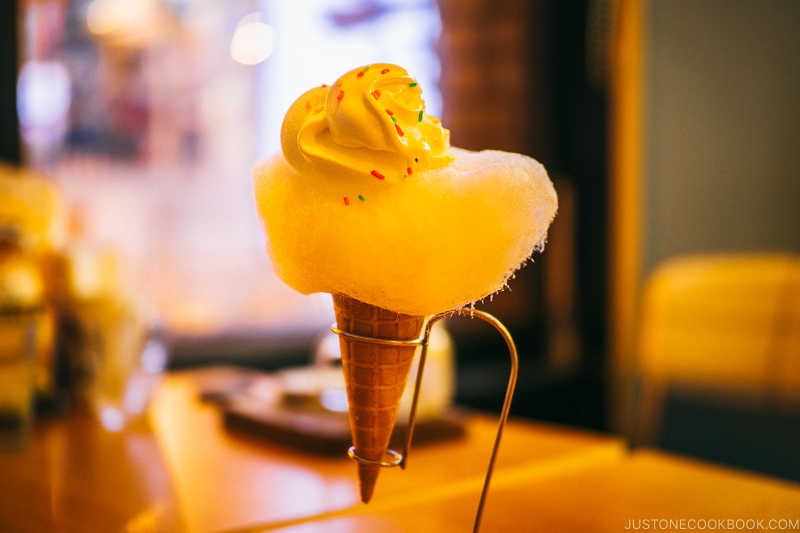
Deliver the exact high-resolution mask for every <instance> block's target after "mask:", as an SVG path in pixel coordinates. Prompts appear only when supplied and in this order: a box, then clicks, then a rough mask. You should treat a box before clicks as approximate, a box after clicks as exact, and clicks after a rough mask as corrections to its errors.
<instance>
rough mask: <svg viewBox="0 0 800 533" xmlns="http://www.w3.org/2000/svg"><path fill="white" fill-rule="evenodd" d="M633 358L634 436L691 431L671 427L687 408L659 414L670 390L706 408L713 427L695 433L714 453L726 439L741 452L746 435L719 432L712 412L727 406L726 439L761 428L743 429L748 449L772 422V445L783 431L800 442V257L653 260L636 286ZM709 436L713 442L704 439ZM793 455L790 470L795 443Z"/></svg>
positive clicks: (660, 440) (670, 437)
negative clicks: (654, 265)
mask: <svg viewBox="0 0 800 533" xmlns="http://www.w3.org/2000/svg"><path fill="white" fill-rule="evenodd" d="M637 362H638V369H637V370H638V384H639V387H638V388H637V391H638V398H637V399H636V400H635V401H634V405H635V417H634V424H633V427H634V431H633V435H632V436H631V442H632V444H634V445H650V446H653V445H658V446H661V447H664V445H665V443H667V442H673V443H674V442H686V441H690V440H692V439H691V438H687V435H686V433H684V434H683V435H681V434H680V432H681V431H684V432H691V431H694V432H696V433H699V432H700V431H699V430H698V427H695V428H683V429H681V428H679V427H676V425H680V423H681V422H682V421H683V422H687V421H688V419H692V418H693V417H694V414H693V413H692V412H691V411H686V412H687V413H689V415H687V414H684V415H682V416H679V417H678V420H676V417H675V416H672V417H670V416H669V413H668V411H667V410H668V406H669V400H670V398H676V397H678V398H683V401H684V404H685V403H686V398H690V399H691V400H692V401H693V402H694V403H695V404H696V405H703V404H705V405H706V406H709V405H710V406H712V407H713V409H711V410H710V411H709V412H708V415H709V416H708V417H709V418H710V420H708V421H706V422H705V426H706V428H708V427H710V428H715V427H716V426H715V424H718V425H719V426H720V427H719V428H716V429H715V430H713V431H711V430H709V433H710V435H706V436H705V437H702V438H704V439H705V441H704V442H702V443H700V444H701V445H702V446H701V447H705V448H707V450H706V452H705V453H706V454H713V453H720V454H722V455H723V456H724V453H723V448H724V446H725V445H727V444H730V445H732V446H733V445H735V446H737V447H738V448H740V449H741V450H742V453H744V448H745V447H746V446H747V444H746V443H744V442H739V443H733V442H728V443H726V442H725V441H724V439H725V438H726V437H725V435H723V433H726V431H727V430H726V429H725V427H726V426H724V425H723V424H722V420H723V419H724V418H725V417H731V416H732V415H731V412H737V411H738V413H739V416H740V417H744V418H743V419H741V420H739V421H738V422H737V421H736V417H733V418H731V419H730V421H729V422H727V424H728V426H731V427H732V428H734V431H733V432H732V433H731V435H732V436H730V439H733V440H736V439H740V437H741V435H739V433H742V432H744V431H745V430H746V428H745V426H747V424H750V425H751V426H753V427H752V432H755V433H761V435H760V436H759V435H752V439H753V446H751V448H752V449H753V450H758V449H759V445H760V444H763V442H762V441H764V440H765V439H767V438H768V436H767V435H766V433H767V432H769V431H772V430H773V429H774V430H775V431H777V432H778V433H776V436H775V438H774V440H776V441H777V442H778V443H779V446H782V444H780V443H781V442H784V441H785V442H788V440H787V438H788V439H789V440H791V439H793V438H797V439H798V440H799V442H800V256H797V255H791V254H747V255H743V254H727V255H706V256H694V257H686V258H680V259H675V260H671V261H669V262H667V263H665V264H663V265H662V266H660V267H659V268H658V269H656V271H655V272H654V273H653V275H652V276H651V277H650V278H649V280H648V281H647V283H646V286H645V289H644V294H643V302H642V314H641V323H640V336H639V339H638V354H637ZM714 409H716V411H715V410H714ZM720 409H722V410H720ZM695 411H696V410H695ZM714 413H716V414H714ZM726 413H727V414H726ZM748 417H749V418H748ZM748 420H749V421H748ZM759 420H761V421H759ZM764 420H771V422H768V423H766V425H764V424H765V422H764ZM670 421H671V426H672V427H668V426H670V423H669V422H670ZM675 422H677V423H678V424H675ZM696 424H701V423H700V422H696ZM776 425H777V426H779V427H775V428H773V427H772V426H776ZM700 429H703V427H702V426H700ZM787 431H788V432H789V435H788V437H787V438H784V436H782V435H783V433H786V432H787ZM676 432H677V433H676ZM734 434H735V436H733V435H734ZM717 437H719V438H720V439H723V442H722V443H721V444H713V442H712V441H713V439H715V438H717ZM762 437H763V438H762ZM700 438H701V437H700V436H699V435H698V437H697V439H696V440H698V441H700ZM747 438H750V436H748V437H747ZM715 446H716V448H715ZM798 446H799V447H798V448H797V450H800V444H798ZM679 451H684V452H687V453H691V450H679ZM754 453H771V452H770V451H769V450H767V451H766V452H761V451H754ZM729 455H730V454H729ZM794 455H796V456H797V458H798V459H797V462H798V465H797V467H796V468H797V475H798V476H800V451H796V452H795V453H794ZM712 458H713V457H712ZM723 460H724V459H723ZM745 466H747V465H745ZM754 468H755V467H754Z"/></svg>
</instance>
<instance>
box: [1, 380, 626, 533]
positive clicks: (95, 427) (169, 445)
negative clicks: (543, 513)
mask: <svg viewBox="0 0 800 533" xmlns="http://www.w3.org/2000/svg"><path fill="white" fill-rule="evenodd" d="M203 377H204V373H203V372H200V373H198V372H186V373H178V374H172V375H169V376H167V377H166V378H165V380H164V381H163V383H162V386H161V387H160V388H159V390H158V393H157V395H156V397H155V398H154V401H153V405H152V408H151V411H150V416H149V426H148V427H130V428H127V429H125V430H124V431H122V432H120V433H111V432H108V431H106V430H104V429H103V428H102V427H101V426H100V425H99V424H97V423H96V422H95V421H94V420H93V419H92V418H90V417H88V416H87V415H82V414H79V413H74V414H70V415H68V416H62V417H57V418H52V419H50V420H40V421H39V422H38V423H37V424H36V427H35V428H34V433H33V436H32V439H31V443H30V445H29V446H28V448H27V449H26V450H25V451H24V452H20V453H11V454H4V455H0V531H2V532H6V531H9V532H13V533H27V532H36V533H39V532H45V531H47V532H49V531H58V532H64V533H71V532H93V533H94V532H116V531H120V532H127V533H146V532H155V531H158V532H163V531H166V532H172V531H188V532H220V531H229V532H232V531H259V530H267V529H275V528H278V529H279V528H286V527H295V525H297V524H301V523H303V522H308V521H312V520H314V519H318V520H322V521H324V520H329V519H336V517H337V516H339V515H340V514H342V513H355V515H354V516H356V515H359V516H361V519H366V518H368V516H367V515H363V513H364V512H366V511H367V510H371V509H374V510H375V511H374V513H377V512H380V511H381V510H382V509H383V510H387V511H389V510H391V512H392V513H394V512H396V511H397V512H401V513H402V512H405V511H402V510H399V509H397V508H395V505H397V504H398V503H399V502H405V504H406V506H410V509H413V513H415V514H416V509H417V503H418V502H423V503H424V502H428V503H427V506H428V507H431V505H432V504H431V503H430V502H432V501H434V500H436V499H439V500H442V501H445V500H448V501H450V502H451V503H450V504H448V505H450V507H451V508H452V510H453V511H454V512H455V510H458V511H459V514H460V515H462V516H463V518H464V519H465V520H467V522H470V521H471V520H472V518H473V516H474V512H475V505H476V504H477V499H476V498H475V495H476V494H478V493H479V491H480V488H481V486H482V483H483V477H484V473H485V470H486V465H487V462H488V459H489V454H490V452H491V447H492V443H493V441H494V434H495V431H496V427H497V420H496V418H495V417H493V416H482V415H473V416H470V417H469V418H468V420H467V422H466V436H465V437H464V438H463V439H460V440H455V441H448V442H442V443H436V444H429V445H426V446H419V447H416V448H413V449H412V454H411V456H410V460H409V465H408V468H407V469H406V470H405V471H401V470H399V469H385V470H384V471H383V472H382V473H381V476H380V478H379V479H378V485H377V487H376V491H375V495H374V497H373V500H372V503H370V504H369V505H366V506H365V505H363V504H361V503H360V501H359V495H358V481H357V477H356V467H355V464H354V463H353V462H352V461H350V460H349V459H348V458H346V457H341V458H329V457H323V456H315V455H309V454H305V453H301V452H298V451H295V450H292V449H288V448H286V447H282V446H278V445H273V444H270V443H268V442H265V441H263V440H259V439H256V438H254V437H250V436H247V435H242V434H238V433H233V432H230V431H227V430H226V429H225V428H224V426H223V422H222V417H221V413H220V411H219V409H217V408H216V407H215V406H213V405H210V404H208V403H204V402H201V401H200V399H199V397H198V392H199V389H198V383H200V382H201V381H202V379H203ZM624 454H625V451H624V447H623V445H622V443H621V441H619V440H618V439H615V438H611V437H608V436H603V435H597V434H593V433H589V432H582V431H576V430H569V429H565V428H559V427H553V426H549V425H545V424H536V423H531V422H527V421H522V420H512V421H511V422H510V423H509V424H508V425H507V427H506V431H505V434H504V437H503V442H502V446H501V450H500V454H499V456H498V462H497V465H496V470H495V482H496V483H497V489H498V491H501V490H505V488H504V487H506V486H507V485H509V483H510V486H513V483H511V480H514V479H518V478H519V483H520V484H521V485H522V486H527V485H526V484H527V483H529V482H530V481H531V479H537V478H550V477H553V478H559V477H560V476H566V475H570V474H571V473H576V472H581V471H583V470H586V469H587V468H593V467H598V466H601V465H611V464H615V463H618V462H619V461H620V460H621V458H622V457H624ZM494 491H495V484H494V482H493V485H492V492H491V493H490V502H489V509H487V513H490V511H491V510H492V508H493V505H494V503H498V502H504V501H505V497H504V496H502V494H501V493H500V492H498V495H497V496H495V493H494ZM493 502H494V503H493ZM369 512H373V511H369ZM374 513H373V514H374ZM489 516H491V514H487V518H488V517H489ZM390 519H391V517H390ZM321 523H322V522H317V523H313V522H309V525H308V527H312V528H315V527H317V526H319V525H320V524H321ZM400 523H401V522H398V524H400ZM445 530H447V531H450V530H451V529H450V528H449V527H448V528H446V529H445ZM320 531H327V530H326V529H322V530H320ZM334 531H335V529H334ZM348 531H349V530H348ZM358 531H361V530H358ZM375 531H379V530H375ZM415 531H416V530H415ZM487 531H492V530H491V529H487Z"/></svg>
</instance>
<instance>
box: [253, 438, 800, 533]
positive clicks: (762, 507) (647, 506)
mask: <svg viewBox="0 0 800 533" xmlns="http://www.w3.org/2000/svg"><path fill="white" fill-rule="evenodd" d="M477 498H478V493H477V492H468V491H453V490H452V489H451V487H448V486H444V487H441V488H440V490H439V491H438V493H436V494H428V495H425V496H424V497H423V496H421V497H412V498H407V499H405V500H402V499H397V500H394V501H390V500H388V499H387V500H383V501H382V502H380V503H378V504H376V505H374V506H373V505H370V506H369V507H362V508H356V509H353V510H351V511H348V512H346V513H340V514H337V515H333V516H327V517H322V518H319V519H316V520H312V521H308V522H305V523H298V524H295V525H292V526H288V527H284V528H278V529H269V531H277V532H280V533H330V532H347V533H367V532H375V531H380V532H381V533H416V532H420V531H448V532H459V531H464V532H469V531H472V526H473V518H474V516H473V515H471V514H470V513H469V512H467V511H468V510H469V508H470V506H471V504H472V503H473V502H474V501H477ZM638 530H650V531H669V530H688V531H692V530H696V531H708V530H739V531H742V530H766V531H768V530H784V531H798V530H800V486H798V485H796V484H791V483H786V482H782V481H778V480H775V479H770V478H766V477H761V476H757V475H754V474H750V473H746V472H743V471H737V470H733V469H728V468H723V467H719V466H713V465H710V464H707V463H703V462H699V461H692V460H688V459H684V458H679V457H675V456H670V455H666V454H663V453H659V452H655V451H650V450H645V451H638V452H635V453H633V454H631V455H630V456H629V457H627V458H624V459H622V460H620V461H616V462H606V463H599V462H598V463H595V464H592V465H585V467H584V468H580V469H572V470H571V471H563V470H561V471H558V472H547V471H542V470H539V469H536V468H531V467H528V466H526V467H523V468H520V469H516V470H505V471H503V472H501V473H499V475H497V476H496V477H495V479H494V480H493V483H492V492H491V493H490V496H489V499H488V503H487V508H486V511H485V513H484V517H483V521H482V523H481V531H486V532H492V533H493V532H503V533H515V532H519V533H523V532H524V533H528V532H532V531H543V532H581V533H586V532H595V533H597V532H599V533H604V532H617V533H618V532H624V531H638Z"/></svg>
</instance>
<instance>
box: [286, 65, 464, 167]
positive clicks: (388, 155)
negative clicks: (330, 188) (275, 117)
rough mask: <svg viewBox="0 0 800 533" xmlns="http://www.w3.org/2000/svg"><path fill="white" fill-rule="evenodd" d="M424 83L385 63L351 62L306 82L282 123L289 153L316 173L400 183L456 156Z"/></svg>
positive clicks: (294, 163)
mask: <svg viewBox="0 0 800 533" xmlns="http://www.w3.org/2000/svg"><path fill="white" fill-rule="evenodd" d="M421 94H422V90H421V89H420V87H419V86H418V85H417V83H416V81H415V80H414V79H413V78H412V77H411V76H409V75H408V72H406V70H405V69H403V68H402V67H399V66H397V65H392V64H388V63H379V64H371V65H367V66H364V67H359V68H357V69H354V70H351V71H350V72H348V73H347V74H345V75H343V76H342V77H341V78H339V79H338V80H337V81H336V83H334V84H333V85H331V86H325V85H323V86H321V87H316V88H314V89H311V90H310V91H307V92H306V93H305V94H303V95H302V96H301V97H300V98H298V99H297V100H296V101H295V102H294V104H292V106H291V107H290V108H289V111H288V112H287V114H286V118H285V119H284V122H283V126H282V129H281V144H282V149H283V153H284V155H285V157H286V159H287V161H288V162H289V163H290V164H291V165H292V166H293V167H294V168H295V169H296V170H298V171H299V172H304V173H314V174H316V175H318V176H321V177H334V178H336V177H341V178H345V179H356V180H373V181H374V180H380V181H385V182H388V183H398V182H402V181H403V180H406V179H408V178H409V177H413V176H414V175H415V174H416V173H417V172H421V171H425V170H429V169H435V168H439V167H443V166H445V165H447V164H448V163H450V162H451V161H452V160H453V156H452V155H451V152H450V132H449V131H448V130H447V129H445V128H443V127H442V125H441V122H440V121H439V120H438V119H437V118H435V117H433V116H430V115H428V114H426V113H425V102H424V101H423V99H422V97H421Z"/></svg>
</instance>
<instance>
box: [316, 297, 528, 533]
mask: <svg viewBox="0 0 800 533" xmlns="http://www.w3.org/2000/svg"><path fill="white" fill-rule="evenodd" d="M450 316H468V317H470V318H479V319H481V320H483V321H484V322H488V323H489V324H490V325H492V326H493V327H494V328H495V329H496V330H497V331H498V332H499V333H500V334H501V335H502V336H503V339H504V340H505V341H506V346H508V351H509V354H510V355H511V374H510V376H509V379H508V388H507V389H506V397H505V400H504V402H503V409H502V411H501V412H500V422H499V424H498V427H497V436H496V437H495V441H494V447H493V448H492V455H491V457H490V458H489V466H488V468H487V470H486V478H485V480H484V482H483V490H482V492H481V499H480V502H479V503H478V511H477V513H476V515H475V525H474V527H473V529H472V531H473V533H477V532H478V530H479V528H480V524H481V518H482V517H483V508H484V505H485V503H486V496H487V494H488V492H489V484H490V483H491V481H492V474H493V472H494V463H495V460H496V459H497V452H498V451H499V449H500V439H501V438H502V436H503V428H504V427H505V424H506V421H507V420H508V413H509V410H510V409H511V399H512V398H513V396H514V388H515V387H516V384H517V374H518V372H519V358H518V356H517V348H516V346H515V345H514V340H513V339H512V338H511V334H510V333H509V332H508V330H507V329H506V327H505V326H504V325H503V324H502V323H501V322H500V321H499V320H497V319H496V318H495V317H494V316H492V315H490V314H489V313H485V312H483V311H478V310H476V309H459V310H457V311H450V312H447V313H441V314H438V315H434V316H432V317H430V318H428V319H427V320H426V322H425V327H424V329H423V333H422V336H421V337H419V338H416V339H412V340H407V341H404V340H394V339H379V338H375V337H366V336H362V335H356V334H353V333H349V332H346V331H342V330H341V329H339V328H338V327H336V326H333V327H332V328H331V329H332V330H333V332H334V333H336V334H337V335H341V336H343V337H347V338H349V339H353V340H357V341H361V342H366V343H374V344H382V345H392V346H421V347H422V350H421V353H420V359H419V367H418V370H417V380H416V383H415V385H414V396H413V399H412V402H411V412H410V414H409V418H408V435H407V437H406V442H405V447H404V448H403V453H402V454H400V453H397V452H396V451H394V450H387V451H386V454H387V455H388V456H389V458H388V459H387V458H384V460H383V461H371V460H369V459H365V458H363V457H359V456H358V455H356V453H355V448H354V447H350V450H349V451H348V455H349V456H350V457H351V458H352V459H353V460H354V461H357V462H360V463H365V464H370V465H379V466H384V467H390V466H399V467H400V468H402V469H405V467H406V465H407V463H408V454H409V450H410V449H411V439H412V437H413V436H414V423H415V421H416V416H417V403H418V399H419V391H420V386H421V384H422V371H423V369H424V368H425V358H426V356H427V353H428V341H429V340H430V337H431V329H432V328H433V325H434V324H435V323H436V322H438V321H439V320H441V319H442V318H445V317H450Z"/></svg>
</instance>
